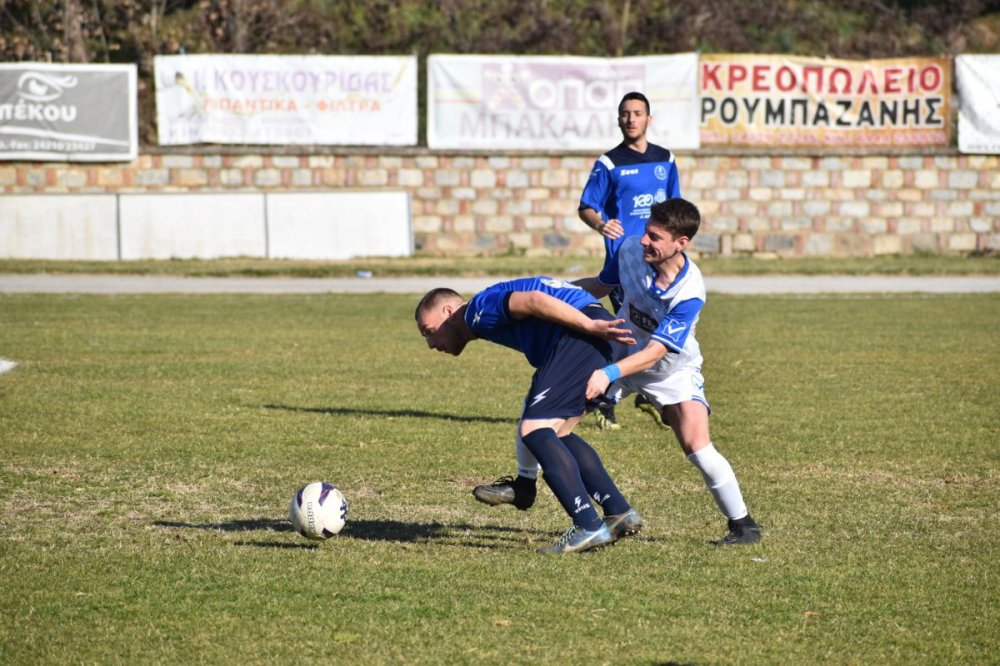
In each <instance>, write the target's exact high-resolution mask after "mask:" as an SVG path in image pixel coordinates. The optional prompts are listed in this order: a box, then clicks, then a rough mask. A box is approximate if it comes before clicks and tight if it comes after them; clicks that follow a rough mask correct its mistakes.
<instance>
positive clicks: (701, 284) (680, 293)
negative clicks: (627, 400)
mask: <svg viewBox="0 0 1000 666" xmlns="http://www.w3.org/2000/svg"><path fill="white" fill-rule="evenodd" d="M684 258H685V262H684V268H683V269H681V272H680V273H679V274H678V275H677V277H676V278H675V279H674V281H673V282H672V283H671V284H670V286H669V287H667V288H666V289H660V288H658V287H657V286H656V285H655V284H654V281H655V280H656V271H655V269H653V267H652V266H650V265H649V264H647V263H646V262H645V261H644V260H643V252H642V244H641V243H640V242H639V238H636V237H631V238H627V239H625V242H624V243H622V246H621V249H620V250H619V252H618V274H619V275H618V277H619V280H620V284H621V286H622V289H623V290H624V292H625V299H624V301H622V306H621V308H619V310H618V317H620V318H622V319H624V320H625V321H626V322H627V323H628V325H629V327H630V328H631V329H632V332H633V335H634V337H635V339H636V344H635V345H634V346H632V347H630V350H631V353H635V352H636V351H639V350H641V349H644V348H645V347H646V345H647V344H648V343H649V341H650V340H656V341H657V342H659V343H660V344H662V345H664V346H665V347H666V348H667V349H668V350H670V351H669V353H667V354H666V355H665V356H664V357H663V358H662V359H660V361H659V362H658V363H657V364H656V365H654V366H653V367H652V368H650V369H649V370H646V371H645V373H649V374H654V375H668V374H670V373H672V372H674V371H675V370H678V369H680V368H695V369H698V368H701V363H702V356H701V348H700V347H699V346H698V341H697V340H696V339H695V326H696V325H697V324H698V317H699V315H700V313H701V309H702V307H704V305H705V297H706V294H705V281H704V279H703V278H702V275H701V270H699V268H698V266H697V265H696V264H695V263H694V262H693V261H691V259H690V258H689V257H688V256H687V255H686V254H685V255H684Z"/></svg>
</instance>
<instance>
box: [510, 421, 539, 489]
mask: <svg viewBox="0 0 1000 666" xmlns="http://www.w3.org/2000/svg"><path fill="white" fill-rule="evenodd" d="M514 438H515V441H516V442H517V475H518V476H524V477H527V478H529V479H537V478H538V470H540V469H541V466H539V464H538V459H537V458H535V455H534V454H533V453H532V452H531V451H530V450H528V447H527V446H525V444H524V442H523V441H522V440H521V422H520V421H518V422H517V430H516V431H515V434H514Z"/></svg>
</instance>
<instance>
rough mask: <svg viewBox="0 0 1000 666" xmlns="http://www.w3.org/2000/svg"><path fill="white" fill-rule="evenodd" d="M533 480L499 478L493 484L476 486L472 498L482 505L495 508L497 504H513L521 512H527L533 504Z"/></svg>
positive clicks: (510, 477)
mask: <svg viewBox="0 0 1000 666" xmlns="http://www.w3.org/2000/svg"><path fill="white" fill-rule="evenodd" d="M535 494H536V488H535V480H534V479H529V478H527V477H524V476H518V477H517V478H516V479H515V478H514V477H512V476H501V477H500V478H499V479H497V480H496V481H494V482H493V483H488V484H484V485H481V486H476V487H475V488H473V489H472V496H473V497H475V498H476V499H477V500H479V501H480V502H482V503H483V504H489V505H490V506H496V505H498V504H513V505H514V506H515V507H517V508H518V509H520V510H521V511H527V510H528V509H530V508H531V505H532V504H534V503H535Z"/></svg>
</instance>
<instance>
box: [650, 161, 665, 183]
mask: <svg viewBox="0 0 1000 666" xmlns="http://www.w3.org/2000/svg"><path fill="white" fill-rule="evenodd" d="M653 174H654V175H655V176H656V178H657V180H666V179H667V168H666V167H665V166H663V165H662V164H657V165H656V168H655V169H653Z"/></svg>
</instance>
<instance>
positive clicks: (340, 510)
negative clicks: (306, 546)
mask: <svg viewBox="0 0 1000 666" xmlns="http://www.w3.org/2000/svg"><path fill="white" fill-rule="evenodd" d="M288 513H289V517H290V518H291V520H292V527H293V528H294V529H295V531H296V532H298V533H299V534H301V535H302V536H304V537H305V538H307V539H314V540H316V541H322V540H323V539H329V538H330V537H332V536H333V535H334V534H337V533H338V532H340V530H342V529H343V528H344V523H346V522H347V500H346V499H344V494H343V493H342V492H340V490H339V489H338V488H337V486H334V485H331V484H329V483H324V482H323V481H315V482H313V483H309V484H306V485H304V486H302V487H301V488H299V490H298V492H296V493H295V495H294V496H293V497H292V506H291V507H290V508H289V512H288Z"/></svg>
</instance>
